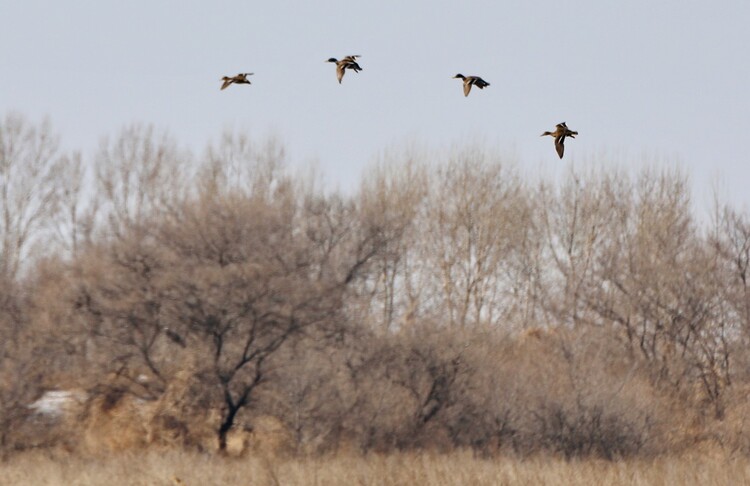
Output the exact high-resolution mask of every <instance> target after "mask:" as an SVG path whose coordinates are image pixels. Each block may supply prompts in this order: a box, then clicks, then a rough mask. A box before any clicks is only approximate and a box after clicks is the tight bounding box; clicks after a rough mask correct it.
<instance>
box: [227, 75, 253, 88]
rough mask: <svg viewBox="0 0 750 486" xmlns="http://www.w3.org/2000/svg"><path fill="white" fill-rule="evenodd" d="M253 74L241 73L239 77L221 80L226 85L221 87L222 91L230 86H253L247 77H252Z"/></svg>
mask: <svg viewBox="0 0 750 486" xmlns="http://www.w3.org/2000/svg"><path fill="white" fill-rule="evenodd" d="M252 75H253V73H240V74H238V75H237V76H232V77H231V78H230V77H229V76H224V77H223V78H221V80H222V81H224V84H222V85H221V89H226V88H227V87H228V86H229V85H230V84H232V83H234V84H252V83H250V81H248V79H247V77H248V76H252Z"/></svg>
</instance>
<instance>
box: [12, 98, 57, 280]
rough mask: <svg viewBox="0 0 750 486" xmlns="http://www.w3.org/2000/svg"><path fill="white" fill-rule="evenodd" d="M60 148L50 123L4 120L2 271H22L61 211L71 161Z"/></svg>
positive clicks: (13, 115) (18, 119)
mask: <svg viewBox="0 0 750 486" xmlns="http://www.w3.org/2000/svg"><path fill="white" fill-rule="evenodd" d="M58 146H59V145H58V139H57V137H56V136H55V135H54V134H53V133H52V129H51V126H50V123H49V121H44V122H42V123H41V124H40V125H39V126H32V125H30V124H29V123H28V122H27V121H26V120H25V119H24V118H23V117H22V116H21V115H18V114H14V113H11V114H8V115H6V116H5V118H4V119H3V120H2V121H1V122H0V275H3V276H6V277H10V278H15V277H16V276H17V275H18V273H19V270H20V269H21V266H22V264H23V263H24V262H25V261H26V260H27V259H28V258H29V256H30V255H31V254H32V252H33V250H34V248H35V246H36V244H37V243H40V242H41V240H42V239H43V237H44V235H45V234H46V233H47V232H48V231H49V230H51V228H52V225H53V222H54V219H55V218H56V217H57V215H58V213H59V209H60V198H61V189H62V184H63V181H64V180H65V167H66V165H67V164H66V162H67V160H66V159H64V158H61V157H60V156H59V153H58Z"/></svg>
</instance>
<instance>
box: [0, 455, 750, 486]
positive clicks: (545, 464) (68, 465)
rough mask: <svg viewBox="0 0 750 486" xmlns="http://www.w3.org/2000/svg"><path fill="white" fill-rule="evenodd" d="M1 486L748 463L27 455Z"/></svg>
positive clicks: (448, 477)
mask: <svg viewBox="0 0 750 486" xmlns="http://www.w3.org/2000/svg"><path fill="white" fill-rule="evenodd" d="M0 483H1V484H3V486H21V485H23V486H26V485H32V484H33V485H38V486H45V485H49V486H56V485H66V486H88V485H104V484H106V485H109V486H120V485H128V486H136V485H143V486H146V485H149V486H158V485H165V486H166V485H174V484H183V485H186V486H196V485H201V486H202V485H206V486H209V485H230V484H231V485H238V484H242V485H288V486H295V485H305V486H308V485H310V486H312V485H326V486H331V485H347V486H348V485H378V486H390V485H449V484H471V485H515V484H522V485H528V484H534V485H571V484H587V485H588V484H597V485H646V484H648V485H665V486H666V485H703V486H710V485H742V484H750V460H749V459H747V458H734V457H731V456H729V455H726V454H723V453H710V454H702V455H697V454H694V455H688V456H682V457H662V458H658V459H654V460H649V461H646V460H629V461H618V462H607V461H598V460H583V461H569V462H567V461H562V460H559V459H552V458H541V457H537V458H535V459H531V460H520V459H514V458H498V459H479V458H476V457H475V456H473V455H472V454H471V453H469V452H455V453H452V454H449V455H434V454H425V453H421V454H405V453H395V454H387V455H367V456H347V455H339V456H335V457H325V458H310V459H279V458H261V457H252V458H245V459H227V458H220V457H216V456H207V455H200V454H196V453H187V452H176V451H170V452H156V451H153V452H149V453H144V454H141V453H139V454H122V455H116V456H111V457H108V458H104V459H103V458H98V459H94V458H88V459H85V458H74V459H71V458H68V457H53V456H51V455H49V454H47V455H44V454H34V453H27V454H23V455H19V456H16V457H14V458H12V459H11V460H10V461H8V462H6V463H3V464H0Z"/></svg>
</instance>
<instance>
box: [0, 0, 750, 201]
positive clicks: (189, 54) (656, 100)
mask: <svg viewBox="0 0 750 486" xmlns="http://www.w3.org/2000/svg"><path fill="white" fill-rule="evenodd" d="M749 49H750V1H748V0H719V1H716V2H708V1H705V0H702V1H693V0H659V1H653V0H628V1H618V2H614V1H609V0H582V1H569V2H565V1H563V2H560V1H550V0H535V1H526V0H518V1H510V0H507V1H503V2H499V1H497V0H494V1H471V0H464V1H456V0H451V1H444V0H431V1H421V0H417V1H392V0H381V1H378V2H356V1H351V0H349V1H347V0H340V1H339V0H335V1H328V0H320V1H307V2H303V1H285V0H274V1H263V2H261V1H255V0H250V1H248V0H243V1H240V0H225V1H211V2H208V1H200V2H198V1H191V0H180V1H177V0H170V1H167V0H164V1H159V0H128V1H126V2H124V1H117V2H115V1H95V0H91V1H83V0H23V1H16V0H0V116H4V115H5V114H6V113H8V112H9V111H17V112H20V113H22V114H24V115H25V116H26V117H27V118H28V119H29V120H30V121H32V122H34V123H37V122H39V121H41V119H42V118H43V117H45V116H49V118H50V120H51V121H52V124H53V126H54V128H55V129H56V130H57V131H58V132H59V133H60V134H61V136H62V141H63V144H64V146H65V147H66V148H69V149H78V150H81V151H83V153H84V155H86V156H92V155H93V154H94V153H95V151H96V149H97V147H98V145H99V140H100V139H101V137H102V136H105V135H114V134H116V133H117V131H118V130H119V129H121V128H122V127H124V126H125V125H127V124H130V123H133V122H144V123H152V124H154V125H155V126H156V127H157V128H160V129H166V130H168V131H169V132H170V133H171V134H172V135H173V136H174V137H175V138H176V139H177V140H178V142H179V143H181V144H183V145H186V146H189V147H190V148H192V149H194V150H195V151H197V152H201V151H202V149H203V147H204V146H205V144H206V143H207V142H208V141H210V140H215V139H217V138H218V136H219V135H220V134H221V132H222V131H223V130H225V129H232V130H239V131H247V132H249V133H250V134H252V135H253V136H254V137H255V138H256V139H258V140H259V141H262V140H263V139H264V138H265V137H267V136H269V135H274V136H277V137H279V138H280V139H281V140H282V141H283V142H284V144H285V145H286V147H287V151H288V154H289V159H290V163H291V164H292V165H299V166H304V165H306V164H308V163H310V162H315V163H316V164H317V166H318V167H319V168H320V170H321V171H322V172H323V173H324V174H325V176H326V179H327V180H328V181H329V182H331V183H332V184H334V185H336V186H338V187H340V188H342V189H344V190H347V189H348V188H351V187H356V186H357V185H358V180H359V177H360V175H361V174H362V172H363V170H364V169H365V168H366V167H368V166H369V165H370V164H371V163H372V162H373V160H374V159H376V158H377V157H378V155H379V154H381V153H382V152H383V151H384V150H387V149H394V148H395V149H396V150H398V148H399V147H403V146H406V145H407V144H413V143H416V144H418V145H420V146H424V147H427V148H429V149H431V150H441V149H448V148H450V147H452V146H456V145H459V146H460V145H461V144H463V143H467V142H476V141H479V142H481V143H484V144H486V145H487V146H488V147H489V148H492V149H497V150H499V151H500V153H501V154H505V155H507V156H508V158H509V159H511V160H513V161H515V162H517V164H518V165H519V167H520V168H521V169H522V170H524V171H529V172H531V173H540V172H541V173H544V174H549V175H550V176H551V177H557V176H558V175H559V176H560V177H562V175H563V174H564V173H565V171H566V170H568V168H569V166H570V164H575V167H579V166H583V165H586V164H593V163H596V164H601V165H614V164H616V163H618V164H625V163H629V164H634V165H640V164H643V163H651V164H653V163H665V162H666V163H669V164H670V165H674V164H675V163H676V164H677V165H679V166H680V167H682V168H684V170H685V171H686V172H687V173H688V174H689V175H690V177H691V180H692V181H693V185H694V189H695V192H694V199H695V202H696V204H697V206H698V207H700V208H704V209H705V208H707V205H708V200H709V192H710V189H711V186H712V184H714V183H715V182H716V181H719V187H720V188H721V189H722V191H723V195H724V197H725V198H726V199H728V200H730V201H732V202H733V203H735V204H736V205H738V206H744V207H747V206H748V205H750V190H749V187H750V156H748V152H747V151H748V145H749V143H748V142H749V141H750V50H749ZM348 54H361V55H362V58H361V62H360V64H361V65H362V67H363V71H362V72H360V73H358V74H356V73H353V72H351V71H349V72H347V74H346V76H345V78H344V83H343V84H342V85H339V84H338V83H337V82H336V77H335V67H334V66H333V65H332V64H325V63H324V61H325V60H326V59H327V58H329V57H337V58H341V57H343V56H345V55H348ZM244 71H250V72H255V73H256V74H255V76H253V77H252V78H251V79H252V82H253V84H252V85H251V86H231V87H230V88H229V89H227V90H225V91H219V86H220V84H221V82H220V78H221V77H222V76H223V75H234V74H236V73H237V72H244ZM458 72H461V73H463V74H467V75H471V74H476V75H480V76H482V77H483V78H484V79H485V80H487V81H488V82H490V83H491V86H490V87H489V88H487V89H485V90H484V91H479V90H472V93H471V95H470V96H469V97H468V98H464V96H463V93H462V88H461V83H460V81H459V80H456V79H451V77H452V76H453V75H455V74H456V73H458ZM561 121H567V123H568V125H569V126H570V127H571V128H572V129H574V130H578V131H579V132H580V136H579V137H578V138H577V139H576V140H570V141H568V143H566V154H565V159H563V161H560V160H559V159H558V158H557V155H556V154H555V151H554V148H553V143H552V140H551V139H550V138H540V137H539V135H540V134H541V132H542V131H544V130H552V129H553V128H554V125H555V124H556V123H558V122H561ZM659 161H661V162H659ZM714 185H715V184H714Z"/></svg>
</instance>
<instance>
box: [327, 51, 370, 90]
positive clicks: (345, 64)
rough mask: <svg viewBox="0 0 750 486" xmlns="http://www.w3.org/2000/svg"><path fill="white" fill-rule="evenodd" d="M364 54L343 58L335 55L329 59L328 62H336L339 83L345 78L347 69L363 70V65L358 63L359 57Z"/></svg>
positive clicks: (356, 71)
mask: <svg viewBox="0 0 750 486" xmlns="http://www.w3.org/2000/svg"><path fill="white" fill-rule="evenodd" d="M358 57H362V56H346V57H345V58H343V59H342V60H340V61H339V60H337V59H336V58H335V57H332V58H330V59H328V60H327V61H326V62H332V63H335V64H336V78H337V79H338V80H339V84H341V80H342V79H344V72H345V71H346V70H347V69H351V70H352V71H354V72H355V73H358V72H360V71H361V70H362V67H361V66H360V65H359V64H357V58H358Z"/></svg>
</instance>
